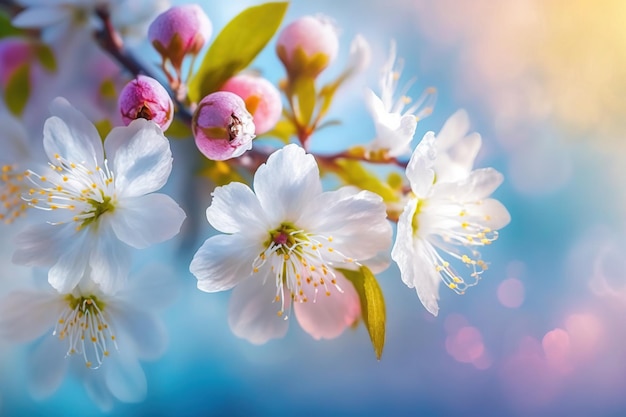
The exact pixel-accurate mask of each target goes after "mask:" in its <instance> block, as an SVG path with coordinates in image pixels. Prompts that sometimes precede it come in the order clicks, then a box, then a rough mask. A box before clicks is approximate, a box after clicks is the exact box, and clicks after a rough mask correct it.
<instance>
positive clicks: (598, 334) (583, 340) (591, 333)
mask: <svg viewBox="0 0 626 417" xmlns="http://www.w3.org/2000/svg"><path fill="white" fill-rule="evenodd" d="M565 329H566V330H567V333H568V334H569V337H570V342H571V343H570V344H571V354H572V356H573V357H575V359H576V360H577V361H581V360H589V359H592V358H593V357H595V356H596V355H597V354H598V352H599V351H600V349H601V348H602V340H603V336H604V326H603V324H602V322H601V321H600V320H599V319H598V318H597V317H596V316H594V315H593V314H588V313H578V314H572V315H570V316H569V317H568V318H567V319H566V320H565Z"/></svg>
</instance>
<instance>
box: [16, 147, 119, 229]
mask: <svg viewBox="0 0 626 417" xmlns="http://www.w3.org/2000/svg"><path fill="white" fill-rule="evenodd" d="M55 159H56V160H57V161H58V165H54V164H49V165H50V168H52V172H51V173H50V175H49V176H43V175H39V174H36V173H35V172H32V171H28V172H27V174H26V175H27V177H28V179H29V180H30V181H31V182H32V183H33V185H34V186H35V187H33V188H31V189H30V190H29V191H28V193H26V195H25V196H24V197H23V198H24V200H26V201H27V202H28V203H29V205H30V206H32V207H36V208H38V209H41V210H68V211H70V212H72V214H71V216H69V217H68V218H67V219H63V220H61V221H58V222H56V223H53V224H63V223H68V222H70V221H73V222H76V223H78V224H77V226H76V230H77V231H78V230H81V229H83V228H85V227H87V226H90V225H94V227H97V225H98V219H99V218H100V217H101V216H102V215H103V214H105V213H110V212H112V211H114V209H115V203H116V200H117V199H116V197H115V187H114V184H113V173H112V172H111V171H110V170H109V168H108V165H107V161H106V160H105V161H104V168H101V167H100V166H97V165H96V168H95V170H92V169H90V168H88V167H86V166H85V164H84V163H75V162H70V161H67V160H66V159H65V158H62V157H61V156H59V155H58V154H57V155H55ZM76 213H77V214H76Z"/></svg>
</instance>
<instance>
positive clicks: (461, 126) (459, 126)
mask: <svg viewBox="0 0 626 417" xmlns="http://www.w3.org/2000/svg"><path fill="white" fill-rule="evenodd" d="M469 127H470V120H469V116H468V115H467V112H466V111H465V110H464V109H459V110H457V111H456V112H455V113H454V114H453V115H452V116H450V117H448V120H446V122H445V123H444V124H443V127H442V128H441V130H440V131H439V133H437V150H439V151H442V152H445V151H447V150H448V149H449V148H450V147H452V146H453V145H454V144H455V143H457V142H458V141H459V140H460V139H462V138H463V137H465V135H467V132H468V131H469Z"/></svg>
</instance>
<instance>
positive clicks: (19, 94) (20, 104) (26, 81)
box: [4, 64, 30, 116]
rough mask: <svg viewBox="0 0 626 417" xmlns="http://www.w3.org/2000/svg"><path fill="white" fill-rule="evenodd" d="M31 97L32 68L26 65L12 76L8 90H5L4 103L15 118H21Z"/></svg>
mask: <svg viewBox="0 0 626 417" xmlns="http://www.w3.org/2000/svg"><path fill="white" fill-rule="evenodd" d="M29 96H30V67H29V65H28V64H24V65H21V66H20V67H19V68H18V69H16V70H15V72H14V73H13V75H11V78H10V79H9V82H8V83H7V87H6V90H4V102H5V103H6V105H7V108H8V109H9V111H10V112H11V113H13V114H14V115H15V116H21V115H22V112H23V111H24V108H25V107H26V103H27V102H28V97H29Z"/></svg>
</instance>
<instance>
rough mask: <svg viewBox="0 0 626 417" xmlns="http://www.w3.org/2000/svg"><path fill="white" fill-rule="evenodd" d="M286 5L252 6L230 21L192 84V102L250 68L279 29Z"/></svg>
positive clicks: (190, 85)
mask: <svg viewBox="0 0 626 417" xmlns="http://www.w3.org/2000/svg"><path fill="white" fill-rule="evenodd" d="M287 6H288V3H287V2H275V3H265V4H261V5H258V6H253V7H250V8H248V9H246V10H244V11H243V12H241V13H240V14H239V15H237V16H236V17H235V18H234V19H233V20H231V21H230V22H229V23H228V24H227V25H226V27H224V29H222V31H221V32H220V33H219V34H218V35H217V37H216V38H215V40H214V41H213V43H212V44H211V47H210V48H209V50H208V52H207V53H206V55H205V56H204V58H203V60H202V64H201V65H200V68H199V69H198V71H197V72H196V73H195V75H194V76H193V77H192V78H191V80H190V81H189V98H190V100H191V101H192V102H195V103H197V102H198V101H200V100H201V99H202V97H204V96H206V95H207V94H209V93H212V92H214V91H216V90H217V89H218V88H219V87H220V86H221V85H222V84H224V82H226V80H228V79H229V78H230V77H232V76H233V75H235V74H237V73H238V72H239V71H241V70H243V69H245V68H246V67H247V66H248V65H250V63H251V62H252V61H253V60H254V58H255V57H256V56H257V55H258V54H259V52H261V50H263V48H264V47H265V45H267V43H268V42H269V41H270V39H271V38H272V36H274V33H276V31H277V30H278V27H279V26H280V23H281V21H282V20H283V16H284V15H285V12H286V11H287Z"/></svg>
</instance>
